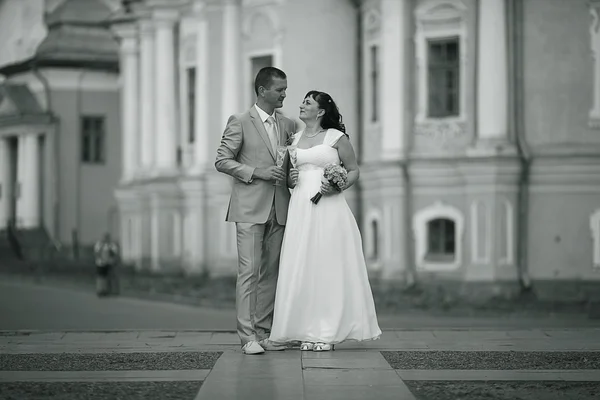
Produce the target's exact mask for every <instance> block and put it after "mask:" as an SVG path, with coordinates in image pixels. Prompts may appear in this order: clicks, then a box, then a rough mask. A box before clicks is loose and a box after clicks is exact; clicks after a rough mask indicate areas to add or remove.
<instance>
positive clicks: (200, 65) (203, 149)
mask: <svg viewBox="0 0 600 400" xmlns="http://www.w3.org/2000/svg"><path fill="white" fill-rule="evenodd" d="M194 12H195V14H196V88H195V92H196V107H195V110H194V113H195V120H196V127H195V129H196V131H195V135H194V136H195V139H194V165H193V167H192V172H193V173H201V172H203V171H204V169H205V167H206V165H207V164H208V159H209V149H208V146H209V143H208V135H209V134H208V130H209V125H208V122H209V121H208V118H209V111H210V110H209V107H210V105H209V99H208V80H209V76H208V64H209V63H208V46H209V41H208V21H207V19H206V3H205V1H204V0H200V1H196V3H195V4H194ZM211 153H212V152H211Z"/></svg>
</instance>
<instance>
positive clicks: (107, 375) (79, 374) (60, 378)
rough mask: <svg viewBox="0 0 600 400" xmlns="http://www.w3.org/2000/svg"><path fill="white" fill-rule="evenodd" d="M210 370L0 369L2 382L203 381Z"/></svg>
mask: <svg viewBox="0 0 600 400" xmlns="http://www.w3.org/2000/svg"><path fill="white" fill-rule="evenodd" d="M209 371H210V370H209V369H198V370H194V369H185V370H167V371H147V370H144V371H0V382H32V381H33V382H103V381H114V382H121V381H123V382H125V381H149V382H159V381H203V380H204V379H206V377H207V376H208V373H209Z"/></svg>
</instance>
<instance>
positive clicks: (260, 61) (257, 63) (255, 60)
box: [250, 55, 273, 105]
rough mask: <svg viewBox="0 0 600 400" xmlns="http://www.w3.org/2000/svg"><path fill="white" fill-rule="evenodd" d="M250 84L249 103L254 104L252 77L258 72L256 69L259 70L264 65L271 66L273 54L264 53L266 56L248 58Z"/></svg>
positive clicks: (254, 93)
mask: <svg viewBox="0 0 600 400" xmlns="http://www.w3.org/2000/svg"><path fill="white" fill-rule="evenodd" d="M250 65H251V66H250V68H251V70H250V81H251V82H250V86H251V90H250V99H251V100H250V104H251V105H252V104H254V102H255V100H256V92H255V91H254V79H255V78H256V74H258V71H260V70H261V69H262V68H264V67H272V66H273V56H271V55H266V56H258V57H252V58H251V59H250Z"/></svg>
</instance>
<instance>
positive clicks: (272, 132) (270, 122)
mask: <svg viewBox="0 0 600 400" xmlns="http://www.w3.org/2000/svg"><path fill="white" fill-rule="evenodd" d="M267 134H268V135H269V139H270V140H271V146H272V147H273V152H276V151H277V125H276V124H275V118H273V117H269V118H267Z"/></svg>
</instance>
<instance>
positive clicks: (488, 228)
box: [471, 200, 492, 264]
mask: <svg viewBox="0 0 600 400" xmlns="http://www.w3.org/2000/svg"><path fill="white" fill-rule="evenodd" d="M481 211H483V218H482V220H481V221H480V219H479V216H480V212H481ZM480 227H481V228H480ZM480 240H483V245H484V252H483V254H480V253H479V247H480ZM491 253H492V209H491V208H490V207H488V206H486V204H485V203H484V202H483V201H482V200H474V201H473V202H472V203H471V262H472V263H473V264H489V263H490V260H491Z"/></svg>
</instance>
